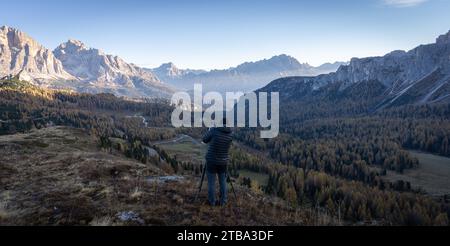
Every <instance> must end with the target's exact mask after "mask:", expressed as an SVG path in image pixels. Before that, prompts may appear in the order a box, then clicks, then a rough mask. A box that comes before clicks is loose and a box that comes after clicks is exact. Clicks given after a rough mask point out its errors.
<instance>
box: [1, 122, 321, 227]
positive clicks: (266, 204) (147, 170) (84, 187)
mask: <svg viewBox="0 0 450 246" xmlns="http://www.w3.org/2000/svg"><path fill="white" fill-rule="evenodd" d="M69 140H70V141H69ZM35 142H39V143H41V144H39V145H35V144H30V143H35ZM0 146H2V148H0V165H1V166H2V167H7V168H0V180H1V185H2V187H4V188H3V189H2V190H0V201H2V202H1V203H0V225H6V224H12V225H92V226H111V225H287V224H292V225H314V224H317V223H318V222H317V221H318V220H317V216H315V215H314V213H312V212H310V211H308V210H303V209H292V208H289V207H288V206H286V205H285V203H284V202H283V201H280V200H278V199H275V198H271V197H267V196H264V195H258V194H254V193H252V192H251V191H249V190H248V189H245V188H243V187H235V188H236V189H237V193H238V199H237V200H235V199H234V198H233V196H232V194H230V203H229V204H228V205H227V206H226V207H223V208H218V207H210V206H208V205H205V204H206V203H205V201H206V191H205V189H204V192H203V193H202V194H201V195H200V197H199V199H198V200H197V201H194V195H195V193H196V189H197V183H198V177H191V176H185V178H184V179H182V180H178V181H172V182H167V183H164V182H162V183H157V182H149V181H147V180H146V179H145V177H150V176H152V177H155V176H165V175H168V173H167V172H165V171H163V170H161V169H160V167H157V166H155V165H150V164H149V165H144V164H142V163H139V162H137V161H134V160H131V159H126V158H125V157H123V156H122V155H121V154H119V153H112V154H110V153H105V152H102V151H101V150H100V149H99V148H98V147H97V143H96V140H95V139H93V138H91V137H90V136H89V135H87V134H86V133H84V132H83V131H81V130H77V129H72V128H65V127H52V128H47V129H41V130H36V131H33V132H32V133H29V134H16V135H10V136H0ZM236 186H237V185H236ZM121 215H123V216H121ZM322 221H325V222H321V223H329V222H328V221H327V220H323V219H322Z"/></svg>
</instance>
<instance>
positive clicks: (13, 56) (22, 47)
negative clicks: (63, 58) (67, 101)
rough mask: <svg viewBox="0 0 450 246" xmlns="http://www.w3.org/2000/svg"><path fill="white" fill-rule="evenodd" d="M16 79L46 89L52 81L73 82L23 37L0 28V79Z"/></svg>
mask: <svg viewBox="0 0 450 246" xmlns="http://www.w3.org/2000/svg"><path fill="white" fill-rule="evenodd" d="M8 75H19V78H20V79H22V80H27V81H30V82H33V83H35V84H41V85H48V82H49V81H52V80H74V79H76V78H75V77H73V76H72V75H70V74H69V73H67V72H66V71H65V70H64V68H63V65H62V63H61V62H60V61H59V60H58V59H57V58H55V56H54V55H53V53H52V52H51V51H50V50H48V49H46V48H45V47H43V46H42V45H40V44H39V43H38V42H36V41H35V40H34V39H32V38H31V37H30V36H28V35H27V34H25V33H23V32H21V31H19V30H16V29H14V28H11V27H7V26H3V27H0V77H4V76H8Z"/></svg>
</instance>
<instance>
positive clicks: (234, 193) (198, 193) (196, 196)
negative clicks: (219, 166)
mask: <svg viewBox="0 0 450 246" xmlns="http://www.w3.org/2000/svg"><path fill="white" fill-rule="evenodd" d="M205 173H206V163H205V164H203V170H202V179H201V180H200V185H199V186H198V191H197V194H196V195H195V198H194V202H195V201H197V198H198V196H199V195H200V192H201V191H202V186H203V181H204V180H205ZM226 179H227V182H228V183H229V184H230V186H231V191H232V192H233V195H234V199H235V200H236V201H237V195H236V191H235V190H234V186H233V181H232V180H231V178H230V172H229V171H228V170H227V178H226Z"/></svg>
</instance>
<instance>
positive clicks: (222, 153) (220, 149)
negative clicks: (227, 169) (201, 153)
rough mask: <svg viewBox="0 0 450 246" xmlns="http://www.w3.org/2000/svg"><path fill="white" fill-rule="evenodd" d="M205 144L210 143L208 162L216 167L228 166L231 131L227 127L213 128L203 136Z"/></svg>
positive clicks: (207, 155)
mask: <svg viewBox="0 0 450 246" xmlns="http://www.w3.org/2000/svg"><path fill="white" fill-rule="evenodd" d="M203 142H204V143H209V147H208V152H207V153H206V161H207V163H210V164H215V165H227V164H228V160H229V155H228V151H229V149H230V146H231V142H232V138H231V129H230V128H227V127H218V128H211V129H210V130H208V132H207V133H206V134H205V136H203Z"/></svg>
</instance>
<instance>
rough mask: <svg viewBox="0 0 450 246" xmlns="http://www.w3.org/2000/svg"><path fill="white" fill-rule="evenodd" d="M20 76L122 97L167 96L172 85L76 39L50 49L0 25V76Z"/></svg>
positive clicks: (38, 81) (58, 86)
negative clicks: (52, 49)
mask: <svg viewBox="0 0 450 246" xmlns="http://www.w3.org/2000/svg"><path fill="white" fill-rule="evenodd" d="M9 75H18V76H19V78H20V79H22V80H26V81H30V82H32V83H33V84H36V85H39V86H43V87H48V88H58V89H61V88H64V89H72V90H74V91H79V92H89V93H103V92H106V93H114V94H116V95H118V96H126V97H166V98H167V97H170V96H171V94H172V93H173V92H174V91H175V89H174V88H173V87H171V86H168V85H166V84H164V83H162V82H161V81H160V80H159V79H158V78H157V77H156V76H155V75H154V74H153V73H151V72H150V71H146V70H144V69H142V68H140V67H138V66H136V65H133V64H129V63H126V62H125V61H124V60H122V59H121V58H119V57H117V56H111V55H106V54H104V53H103V52H102V51H100V50H98V49H91V48H88V47H87V46H86V45H84V44H83V43H82V42H80V41H77V40H69V41H68V42H66V43H64V44H61V45H60V46H59V47H58V48H56V49H55V50H54V51H53V52H52V51H50V50H49V49H47V48H45V47H43V46H42V45H41V44H39V43H38V42H36V41H35V40H34V39H33V38H31V37H30V36H28V35H27V34H25V33H24V32H21V31H19V30H17V29H14V28H11V27H6V26H3V27H0V77H5V76H9Z"/></svg>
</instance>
